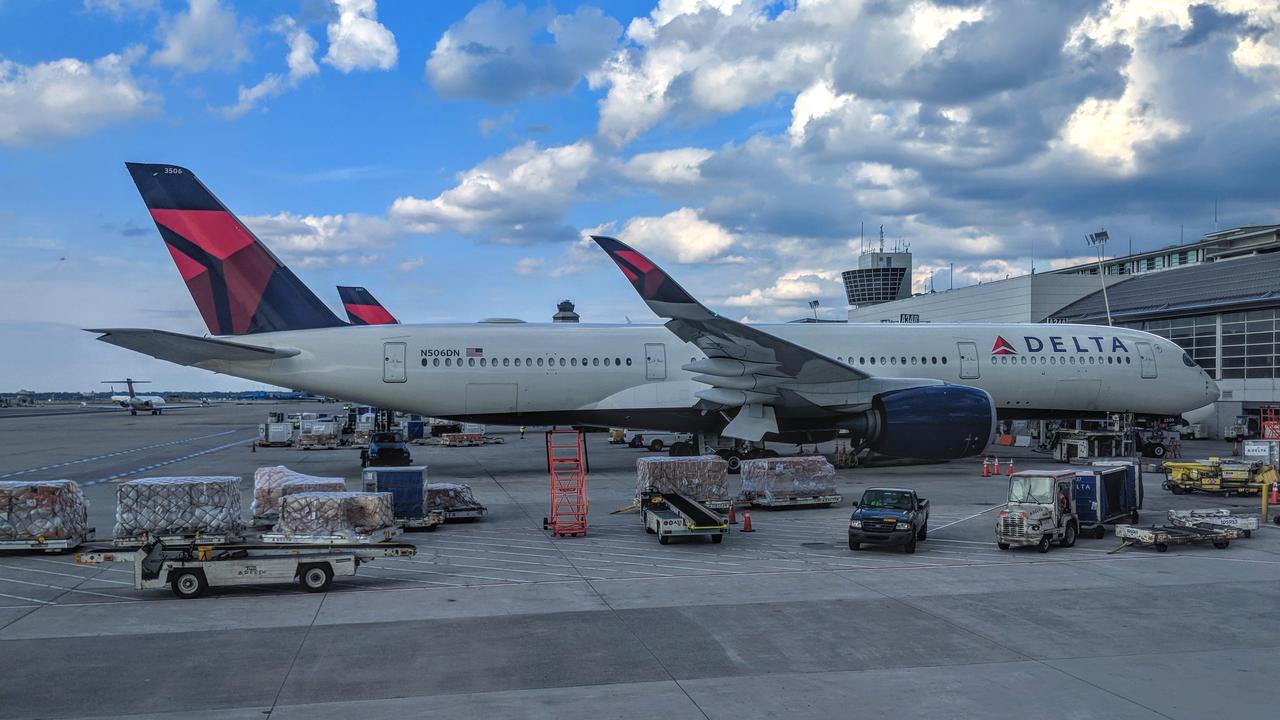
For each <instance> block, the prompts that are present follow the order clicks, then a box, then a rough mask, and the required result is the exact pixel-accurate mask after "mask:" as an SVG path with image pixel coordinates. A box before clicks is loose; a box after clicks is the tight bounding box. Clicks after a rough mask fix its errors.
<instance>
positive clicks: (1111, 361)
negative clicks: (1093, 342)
mask: <svg viewBox="0 0 1280 720" xmlns="http://www.w3.org/2000/svg"><path fill="white" fill-rule="evenodd" d="M1076 358H1077V356H1076V355H1068V356H1067V357H1058V356H1057V355H1050V356H1048V357H1040V356H1038V355H1032V356H1030V358H1029V359H1028V356H1026V355H1023V356H1021V357H1016V356H1009V355H1001V356H999V357H996V356H995V355H992V356H991V364H992V365H1027V364H1031V365H1132V364H1133V359H1132V358H1130V357H1129V356H1127V355H1126V356H1125V357H1122V358H1121V357H1113V356H1110V355H1108V356H1107V358H1106V362H1105V363H1104V362H1103V359H1102V358H1100V357H1098V356H1096V355H1084V356H1079V360H1077V359H1076ZM1086 358H1087V359H1088V362H1085V359H1086Z"/></svg>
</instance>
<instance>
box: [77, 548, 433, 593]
mask: <svg viewBox="0 0 1280 720" xmlns="http://www.w3.org/2000/svg"><path fill="white" fill-rule="evenodd" d="M416 552H417V548H415V547H414V546H413V545H410V544H408V543H384V544H378V545H257V544H232V545H181V546H175V547H170V546H166V545H165V544H164V543H163V542H160V541H153V542H150V543H148V544H146V545H143V546H142V547H140V548H138V549H136V550H127V551H120V550H112V549H104V550H88V551H84V552H81V553H77V554H76V564H77V565H99V564H104V563H112V562H131V563H133V586H134V587H135V588H137V589H138V590H151V589H159V588H164V587H168V588H169V589H171V590H172V591H173V594H174V595H177V596H178V597H179V598H182V599H184V600H186V599H190V598H197V597H200V596H201V595H204V594H205V593H206V592H207V591H208V590H209V588H211V587H222V586H225V585H263V584H278V583H291V582H294V581H295V580H296V581H298V583H299V584H301V585H302V587H303V588H304V589H305V590H306V591H307V592H324V591H325V590H328V589H329V586H330V585H331V584H332V583H333V578H334V577H336V576H348V575H355V574H356V568H358V567H359V566H360V564H361V563H366V562H370V561H372V560H375V559H377V558H383V557H412V556H413V555H414V554H415V553H416Z"/></svg>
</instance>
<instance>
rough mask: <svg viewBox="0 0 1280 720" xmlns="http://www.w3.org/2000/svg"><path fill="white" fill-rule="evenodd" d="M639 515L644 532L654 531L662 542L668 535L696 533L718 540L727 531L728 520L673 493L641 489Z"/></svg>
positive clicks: (667, 538) (668, 540)
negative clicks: (643, 490)
mask: <svg viewBox="0 0 1280 720" xmlns="http://www.w3.org/2000/svg"><path fill="white" fill-rule="evenodd" d="M640 519H641V521H642V522H644V529H645V532H648V533H650V534H654V535H657V536H658V542H660V543H662V544H663V545H666V544H668V543H670V542H671V538H672V537H679V536H696V535H701V536H706V537H709V538H711V542H713V543H718V542H720V541H722V540H724V536H725V535H726V534H728V532H729V522H728V520H727V519H725V517H724V516H723V515H720V514H719V513H716V512H715V511H713V510H709V509H708V508H707V507H706V506H705V505H703V504H702V503H699V502H697V501H696V500H690V499H689V498H687V497H684V496H683V495H678V494H676V493H660V492H652V491H649V492H644V493H641V496H640Z"/></svg>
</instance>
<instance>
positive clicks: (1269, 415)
mask: <svg viewBox="0 0 1280 720" xmlns="http://www.w3.org/2000/svg"><path fill="white" fill-rule="evenodd" d="M1258 415H1259V418H1260V419H1261V420H1262V423H1261V427H1260V428H1259V430H1261V431H1262V432H1261V433H1260V434H1261V435H1262V439H1263V440H1280V418H1277V413H1276V407H1275V406H1274V405H1264V406H1263V407H1262V408H1260V409H1259V410H1258Z"/></svg>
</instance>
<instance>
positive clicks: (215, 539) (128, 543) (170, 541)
mask: <svg viewBox="0 0 1280 720" xmlns="http://www.w3.org/2000/svg"><path fill="white" fill-rule="evenodd" d="M155 542H158V543H161V544H163V545H165V546H167V547H178V546H180V545H186V546H194V545H231V544H233V543H238V542H240V536H239V535H233V534H231V533H208V534H206V533H196V534H193V535H178V534H172V535H151V534H148V533H143V534H142V535H136V536H134V537H118V538H113V539H112V540H111V544H112V545H114V546H116V547H118V548H140V547H143V546H145V545H149V544H151V543H155Z"/></svg>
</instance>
